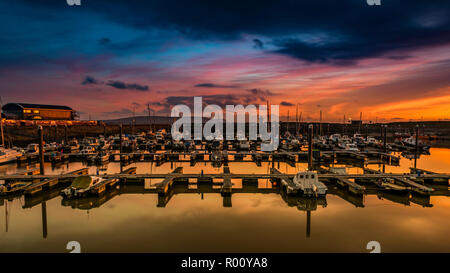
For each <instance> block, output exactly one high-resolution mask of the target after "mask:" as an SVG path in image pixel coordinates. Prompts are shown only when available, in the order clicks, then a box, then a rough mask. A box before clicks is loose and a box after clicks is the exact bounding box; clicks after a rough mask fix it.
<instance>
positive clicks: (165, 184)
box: [156, 167, 183, 195]
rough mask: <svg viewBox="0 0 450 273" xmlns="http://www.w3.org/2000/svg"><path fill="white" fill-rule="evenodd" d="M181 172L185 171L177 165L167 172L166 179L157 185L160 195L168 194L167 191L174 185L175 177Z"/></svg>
mask: <svg viewBox="0 0 450 273" xmlns="http://www.w3.org/2000/svg"><path fill="white" fill-rule="evenodd" d="M181 173H183V168H182V167H177V168H176V169H175V170H173V171H172V172H171V173H169V174H167V175H166V177H165V178H164V180H163V181H162V182H160V183H158V184H157V186H156V189H157V192H158V195H166V194H167V192H168V191H169V188H170V187H171V186H172V184H173V182H174V180H175V178H176V177H178V176H179V174H181Z"/></svg>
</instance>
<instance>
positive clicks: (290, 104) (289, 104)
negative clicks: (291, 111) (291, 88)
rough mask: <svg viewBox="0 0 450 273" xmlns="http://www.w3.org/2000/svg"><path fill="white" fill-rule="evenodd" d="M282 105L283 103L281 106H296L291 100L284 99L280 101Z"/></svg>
mask: <svg viewBox="0 0 450 273" xmlns="http://www.w3.org/2000/svg"><path fill="white" fill-rule="evenodd" d="M280 105H281V106H294V104H293V103H290V102H287V101H282V102H281V103H280Z"/></svg>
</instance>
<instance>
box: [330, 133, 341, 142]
mask: <svg viewBox="0 0 450 273" xmlns="http://www.w3.org/2000/svg"><path fill="white" fill-rule="evenodd" d="M330 140H331V141H333V142H335V143H337V142H339V140H341V135H340V134H332V135H331V136H330Z"/></svg>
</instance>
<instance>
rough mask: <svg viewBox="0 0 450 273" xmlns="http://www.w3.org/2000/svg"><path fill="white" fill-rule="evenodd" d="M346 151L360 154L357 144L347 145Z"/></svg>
mask: <svg viewBox="0 0 450 273" xmlns="http://www.w3.org/2000/svg"><path fill="white" fill-rule="evenodd" d="M345 150H346V151H350V152H359V149H358V146H357V145H356V144H355V143H347V144H345Z"/></svg>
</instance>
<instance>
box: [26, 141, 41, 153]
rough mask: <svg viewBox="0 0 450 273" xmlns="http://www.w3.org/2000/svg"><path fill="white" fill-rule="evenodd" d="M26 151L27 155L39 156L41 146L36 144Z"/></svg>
mask: <svg viewBox="0 0 450 273" xmlns="http://www.w3.org/2000/svg"><path fill="white" fill-rule="evenodd" d="M25 151H26V153H27V154H37V153H39V144H36V143H31V144H28V146H27V148H26V150H25Z"/></svg>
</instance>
